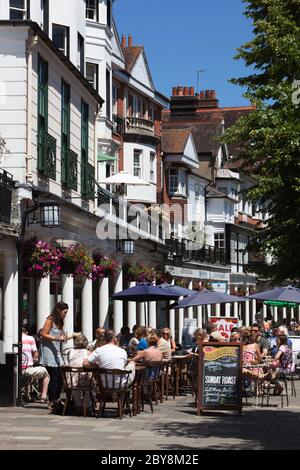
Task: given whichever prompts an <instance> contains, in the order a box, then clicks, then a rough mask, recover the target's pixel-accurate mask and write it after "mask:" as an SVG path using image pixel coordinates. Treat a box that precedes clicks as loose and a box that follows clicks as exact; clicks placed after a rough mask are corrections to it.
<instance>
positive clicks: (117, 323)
mask: <svg viewBox="0 0 300 470" xmlns="http://www.w3.org/2000/svg"><path fill="white" fill-rule="evenodd" d="M115 276H116V282H115V288H114V292H115V293H117V292H121V291H122V290H123V270H122V269H121V270H120V271H118V272H117V273H116V274H115ZM122 326H123V302H122V300H114V332H115V333H116V334H118V333H119V331H120V330H121V328H122Z"/></svg>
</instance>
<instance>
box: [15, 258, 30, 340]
mask: <svg viewBox="0 0 300 470" xmlns="http://www.w3.org/2000/svg"><path fill="white" fill-rule="evenodd" d="M13 271H14V292H16V293H17V294H15V296H14V302H15V305H14V319H13V321H14V336H13V340H14V344H17V343H18V340H19V334H18V329H19V296H18V292H19V273H18V257H17V253H15V255H14V256H13ZM27 300H28V299H27Z"/></svg>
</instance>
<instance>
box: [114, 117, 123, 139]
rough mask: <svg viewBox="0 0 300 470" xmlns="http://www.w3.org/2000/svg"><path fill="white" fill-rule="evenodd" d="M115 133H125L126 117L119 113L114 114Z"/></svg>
mask: <svg viewBox="0 0 300 470" xmlns="http://www.w3.org/2000/svg"><path fill="white" fill-rule="evenodd" d="M112 122H113V133H114V134H118V135H121V134H123V133H124V118H122V117H121V116H118V115H117V114H114V115H113V120H112Z"/></svg>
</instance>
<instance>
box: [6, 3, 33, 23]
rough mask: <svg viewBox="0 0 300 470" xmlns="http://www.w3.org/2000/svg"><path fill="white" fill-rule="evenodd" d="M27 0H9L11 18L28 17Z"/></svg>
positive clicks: (22, 18)
mask: <svg viewBox="0 0 300 470" xmlns="http://www.w3.org/2000/svg"><path fill="white" fill-rule="evenodd" d="M27 7H28V2H27V0H10V1H9V18H10V19H11V20H26V19H27Z"/></svg>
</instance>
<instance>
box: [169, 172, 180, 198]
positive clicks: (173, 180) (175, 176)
mask: <svg viewBox="0 0 300 470" xmlns="http://www.w3.org/2000/svg"><path fill="white" fill-rule="evenodd" d="M178 191H179V170H178V168H170V173H169V192H170V194H176V193H178Z"/></svg>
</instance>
